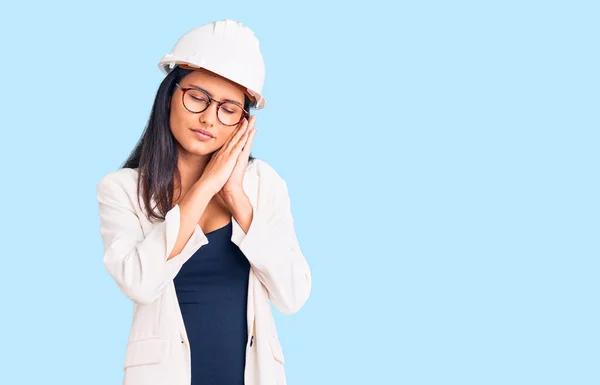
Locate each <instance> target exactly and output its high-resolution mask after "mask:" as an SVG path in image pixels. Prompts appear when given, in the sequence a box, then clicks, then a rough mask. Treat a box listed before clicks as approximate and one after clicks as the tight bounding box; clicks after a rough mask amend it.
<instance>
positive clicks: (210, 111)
mask: <svg viewBox="0 0 600 385" xmlns="http://www.w3.org/2000/svg"><path fill="white" fill-rule="evenodd" d="M210 102H211V103H210V105H209V106H208V107H207V108H206V110H204V111H202V112H201V113H199V114H198V115H200V116H199V118H200V120H201V121H203V122H204V123H206V124H207V125H209V126H214V125H215V124H216V123H217V119H218V118H217V112H218V108H219V105H218V103H217V102H215V101H214V100H211V101H210Z"/></svg>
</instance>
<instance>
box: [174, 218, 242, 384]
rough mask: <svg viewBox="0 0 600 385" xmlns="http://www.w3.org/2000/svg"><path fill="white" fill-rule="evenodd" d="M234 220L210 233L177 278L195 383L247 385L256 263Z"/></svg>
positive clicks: (176, 285) (177, 288) (176, 288)
mask: <svg viewBox="0 0 600 385" xmlns="http://www.w3.org/2000/svg"><path fill="white" fill-rule="evenodd" d="M232 228H233V227H232V223H231V222H229V224H227V225H226V226H224V227H221V228H220V229H217V230H214V231H211V232H209V233H206V237H207V238H208V241H209V243H208V244H206V245H204V246H202V247H200V248H199V249H198V250H197V251H196V252H195V253H194V254H193V255H192V256H191V257H190V259H188V260H187V261H186V262H185V263H184V264H183V266H182V268H181V270H180V271H179V273H178V274H177V276H176V277H175V279H174V283H175V290H176V292H177V298H178V300H179V306H180V308H181V313H182V315H183V321H184V324H185V328H186V332H187V335H188V338H189V341H190V351H191V361H192V362H191V363H192V385H198V384H202V385H213V384H214V385H243V384H244V367H245V362H246V341H247V339H248V328H247V324H246V307H247V302H246V301H247V298H248V278H249V273H250V263H249V262H248V260H247V259H246V256H245V255H244V254H243V253H242V251H241V250H240V249H239V248H238V246H237V245H236V244H235V243H233V242H232V241H231V234H232Z"/></svg>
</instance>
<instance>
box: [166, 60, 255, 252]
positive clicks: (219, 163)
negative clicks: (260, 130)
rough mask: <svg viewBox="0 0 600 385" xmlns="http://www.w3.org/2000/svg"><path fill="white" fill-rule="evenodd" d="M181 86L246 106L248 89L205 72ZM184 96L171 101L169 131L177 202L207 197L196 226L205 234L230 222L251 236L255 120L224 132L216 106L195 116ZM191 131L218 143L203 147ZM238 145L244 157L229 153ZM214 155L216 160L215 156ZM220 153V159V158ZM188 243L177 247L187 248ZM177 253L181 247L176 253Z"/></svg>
mask: <svg viewBox="0 0 600 385" xmlns="http://www.w3.org/2000/svg"><path fill="white" fill-rule="evenodd" d="M180 84H181V86H182V87H184V88H185V87H189V86H191V85H195V86H199V87H201V88H202V89H204V90H206V91H208V92H209V94H210V95H211V97H213V98H215V99H216V100H225V99H230V100H234V101H237V102H238V103H240V104H241V105H242V106H243V104H244V89H243V88H242V87H241V86H239V85H237V84H236V83H233V82H231V81H229V80H228V79H226V78H223V77H221V76H219V75H217V74H214V73H212V72H209V71H206V70H204V69H196V68H195V69H194V72H192V73H190V74H188V75H186V76H185V77H184V78H183V79H182V80H181V81H180ZM182 92H183V91H181V90H180V89H179V88H176V89H175V92H174V93H173V96H172V98H171V115H170V126H171V132H172V133H173V136H174V137H175V140H176V142H177V150H178V165H177V166H178V168H179V172H180V174H181V185H180V186H178V185H177V184H176V185H175V194H174V196H175V199H177V198H179V199H180V201H185V199H183V198H184V197H185V196H186V195H187V194H188V192H191V193H190V195H194V194H195V195H198V194H204V195H205V198H206V199H207V200H208V204H206V206H205V209H204V212H203V213H202V216H201V218H200V220H199V221H198V222H197V223H198V224H199V225H200V227H201V228H202V230H203V231H204V232H205V233H208V232H210V231H213V230H216V229H219V228H221V227H223V226H225V225H226V224H227V223H229V221H230V220H231V217H232V216H233V217H234V218H235V219H236V221H237V222H238V223H239V224H240V227H241V228H242V229H243V230H244V231H245V232H247V231H248V228H249V227H250V223H251V222H252V216H253V212H252V211H253V210H252V206H251V204H250V200H249V199H248V197H247V195H246V193H245V192H244V190H243V188H242V183H243V177H244V172H245V169H246V167H247V166H248V156H249V154H250V149H251V146H252V141H253V139H254V134H255V132H256V128H255V127H254V122H255V120H256V117H255V116H252V117H251V118H250V120H249V121H247V120H244V121H243V122H242V123H241V124H239V125H237V126H225V125H223V124H222V123H221V122H220V121H219V120H218V118H217V104H216V103H211V105H210V106H209V107H208V108H207V109H206V110H205V111H203V112H201V113H199V114H194V113H191V112H189V111H188V110H186V109H185V107H184V106H183V103H182V102H181V96H182ZM192 128H202V129H204V130H206V131H209V132H211V133H212V134H213V135H214V138H213V139H211V140H209V141H206V142H204V141H201V140H199V139H198V138H197V137H196V135H195V133H194V132H193V131H192V130H191V129H192ZM236 134H238V135H236ZM228 143H229V145H228ZM236 143H237V144H236ZM234 145H235V148H239V149H240V151H237V150H236V151H231V148H233V147H234ZM226 150H227V151H226ZM215 152H216V154H215V156H212V155H213V153H215ZM219 152H220V155H219V156H217V155H218V154H219ZM211 157H212V158H213V159H212V160H211ZM233 164H235V166H232V165H233ZM232 167H233V169H232ZM223 183H224V184H223ZM180 192H181V195H179V193H180ZM175 203H178V202H177V201H174V202H173V204H175ZM184 241H185V240H181V242H178V243H180V244H181V245H183V242H184ZM178 246H179V245H178ZM177 249H179V247H176V250H174V252H177V251H178V250H177ZM173 255H174V254H173Z"/></svg>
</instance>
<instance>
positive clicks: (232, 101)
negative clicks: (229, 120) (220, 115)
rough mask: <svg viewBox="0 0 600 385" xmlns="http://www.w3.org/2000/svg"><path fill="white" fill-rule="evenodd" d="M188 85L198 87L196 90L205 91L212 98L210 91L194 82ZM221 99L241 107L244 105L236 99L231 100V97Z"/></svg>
mask: <svg viewBox="0 0 600 385" xmlns="http://www.w3.org/2000/svg"><path fill="white" fill-rule="evenodd" d="M190 87H192V88H196V89H198V90H200V91H203V92H206V93H207V94H208V96H210V97H211V98H212V94H211V93H210V92H208V91H207V90H205V89H204V88H202V87H199V86H197V85H195V84H190ZM222 101H223V102H231V103H235V104H237V105H239V106H240V107H242V108H243V107H244V106H243V104H241V103H240V102H238V101H237V100H233V99H223V100H222Z"/></svg>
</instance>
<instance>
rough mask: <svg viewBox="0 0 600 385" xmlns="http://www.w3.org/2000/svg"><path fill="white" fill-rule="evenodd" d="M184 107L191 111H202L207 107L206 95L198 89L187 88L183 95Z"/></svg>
mask: <svg viewBox="0 0 600 385" xmlns="http://www.w3.org/2000/svg"><path fill="white" fill-rule="evenodd" d="M183 104H184V105H185V108H187V109H188V110H190V111H192V112H202V111H204V110H206V107H208V95H206V94H205V93H204V92H202V91H198V90H188V91H187V92H186V93H185V96H184V97H183Z"/></svg>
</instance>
